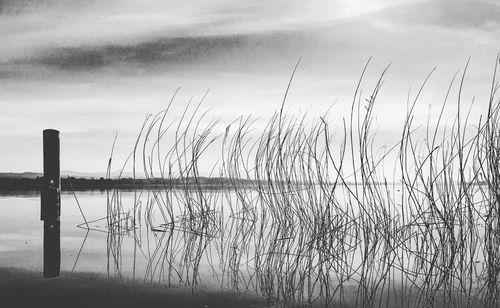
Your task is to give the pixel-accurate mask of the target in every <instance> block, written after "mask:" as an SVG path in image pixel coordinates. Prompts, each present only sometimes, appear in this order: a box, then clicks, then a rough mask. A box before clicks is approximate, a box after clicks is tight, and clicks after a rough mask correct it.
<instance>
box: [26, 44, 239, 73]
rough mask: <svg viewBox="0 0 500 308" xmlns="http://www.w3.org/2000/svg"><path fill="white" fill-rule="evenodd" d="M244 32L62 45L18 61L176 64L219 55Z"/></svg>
mask: <svg viewBox="0 0 500 308" xmlns="http://www.w3.org/2000/svg"><path fill="white" fill-rule="evenodd" d="M244 39H245V37H243V36H224V37H185V38H165V39H159V40H153V41H149V42H144V43H139V44H130V45H113V44H109V45H100V46H81V47H61V48H54V49H49V50H46V51H44V52H42V53H40V54H37V55H35V56H33V57H31V58H27V59H24V60H17V61H16V62H17V63H18V64H31V65H34V66H39V65H42V66H46V67H49V68H52V69H59V70H68V71H82V70H93V69H99V68H103V67H106V66H113V65H120V64H124V63H126V64H131V65H134V64H135V65H139V66H148V65H158V64H174V65H175V64H179V63H183V62H193V61H197V60H200V59H201V60H207V58H210V57H216V56H221V55H223V54H225V53H227V52H228V51H230V50H231V49H233V48H235V47H237V46H239V45H241V44H242V41H244Z"/></svg>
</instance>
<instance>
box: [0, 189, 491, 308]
mask: <svg viewBox="0 0 500 308" xmlns="http://www.w3.org/2000/svg"><path fill="white" fill-rule="evenodd" d="M351 189H352V188H351ZM75 194H76V198H75V196H74V195H73V193H68V192H64V193H62V195H61V204H62V205H61V271H62V272H63V273H69V274H78V273H93V274H97V275H100V276H104V277H107V278H110V279H119V280H123V281H134V282H135V281H137V282H147V283H157V284H161V285H163V286H167V287H169V288H178V289H183V290H189V291H192V292H196V291H200V290H205V291H207V290H208V291H215V290H219V291H228V292H236V293H238V294H242V295H250V296H255V295H257V296H260V297H261V298H264V299H266V300H270V301H273V302H279V301H282V302H283V301H284V302H285V306H286V305H287V303H288V304H289V303H307V302H312V301H317V302H319V303H321V304H322V305H323V306H328V305H329V304H331V303H333V302H339V301H340V302H342V301H344V302H345V301H347V302H356V303H358V304H359V305H372V306H373V305H376V304H377V303H386V304H388V303H392V305H395V306H398V305H399V304H401V303H402V302H403V301H405V303H406V304H408V303H409V302H408V301H406V300H407V299H408V298H413V299H415V300H416V299H418V302H419V303H421V302H424V301H426V300H428V299H429V298H430V302H434V301H436V300H437V299H439V298H440V297H441V296H447V295H446V294H447V293H446V291H447V290H453V292H454V293H453V294H454V295H453V296H455V294H458V295H457V298H458V300H456V301H455V300H451V297H449V298H448V300H447V302H448V303H451V302H454V303H457V302H460V300H462V299H463V298H465V296H467V297H468V298H473V299H474V297H473V296H476V297H477V298H479V299H481V297H480V296H484V295H483V294H482V293H480V292H482V291H481V290H482V289H483V288H481V286H484V285H485V283H486V282H485V280H484V277H485V276H484V275H485V274H487V273H488V269H487V268H485V264H484V257H483V253H484V251H485V250H484V249H485V245H486V244H485V243H486V240H485V238H484V236H483V237H479V236H481V235H484V234H485V230H484V227H483V226H482V225H481V223H484V221H483V222H481V219H482V218H481V219H480V217H482V216H481V215H479V214H478V213H475V214H474V215H479V216H474V217H472V216H471V217H470V218H474V219H476V220H475V224H476V225H475V227H474V228H472V227H470V225H469V222H468V221H467V219H468V218H467V217H469V216H467V215H468V213H467V211H465V210H461V207H456V208H455V209H454V210H453V211H452V212H450V213H451V214H452V215H454V216H453V217H455V219H456V220H457V221H456V223H455V226H454V230H449V229H448V228H449V227H448V226H446V225H445V224H443V223H442V222H441V221H440V220H439V218H437V217H434V216H432V215H436V213H434V214H433V212H431V211H429V210H428V208H426V207H425V206H423V207H422V208H420V209H419V210H418V211H417V212H415V213H417V214H415V215H414V216H412V217H406V218H405V219H406V221H405V220H404V219H403V217H402V216H401V213H402V211H404V210H405V209H403V207H398V206H395V205H396V204H397V203H396V202H395V201H393V200H402V199H401V196H402V195H401V194H400V193H396V192H394V191H393V192H390V193H389V194H387V195H386V196H385V197H384V198H385V199H378V200H370V196H365V197H363V198H359V200H358V201H360V202H361V201H362V202H363V206H365V207H366V208H365V209H364V210H363V211H361V210H360V208H356V207H354V206H353V203H352V202H353V201H352V200H351V201H349V198H348V197H346V189H345V188H339V189H338V190H337V191H336V193H335V198H336V199H328V195H327V194H326V193H325V191H323V192H322V191H321V190H320V189H318V188H317V187H316V188H314V187H313V188H308V189H305V190H304V191H301V190H297V191H294V192H289V193H288V194H280V195H273V194H270V193H269V194H267V193H266V194H264V193H257V192H256V191H252V190H247V189H240V190H197V189H190V188H187V189H184V190H176V189H171V190H161V189H157V190H138V191H125V190H114V191H78V192H76V193H75ZM77 200H78V202H77ZM327 201H328V202H329V203H328V206H326V204H327ZM376 202H383V204H385V205H387V208H381V207H380V206H379V205H381V204H382V203H380V204H378V203H376ZM371 203H372V204H371ZM370 204H371V205H370ZM79 205H80V206H81V211H80V209H79ZM0 209H1V213H2V215H1V216H0V268H1V267H3V268H5V267H14V268H18V269H23V270H28V271H32V272H37V273H40V275H41V271H42V268H43V267H42V265H43V242H42V240H43V222H42V221H40V196H39V194H38V193H36V192H30V193H15V192H12V193H4V194H2V195H0ZM464 209H465V208H464ZM477 209H478V210H479V207H478V208H477ZM406 211H407V212H406V213H411V212H414V211H416V209H411V210H410V209H406ZM82 213H83V214H82ZM422 213H423V215H422ZM424 224H426V225H424ZM464 232H465V233H464ZM466 232H472V233H470V234H467V233H466ZM456 240H463V241H465V242H463V243H465V244H464V245H463V247H462V246H460V244H459V243H458V242H457V243H458V244H454V242H453V241H456ZM472 245H476V246H474V247H472ZM471 248H474V249H471ZM491 255H496V254H495V253H494V252H492V253H491ZM338 286H341V288H340V289H339V288H338ZM416 286H418V288H417V287H416ZM360 290H361V291H360ZM442 290H443V291H442ZM461 290H462V291H461ZM394 291H396V292H394ZM460 292H462V293H460ZM391 294H392V295H391ZM394 294H397V295H394ZM429 294H433V295H432V297H429ZM450 294H451V293H450ZM386 295H387V297H386ZM388 295H391V296H392V297H391V298H390V299H389V296H388ZM469 303H471V302H469ZM474 303H476V302H474ZM408 305H409V306H411V305H410V304H408Z"/></svg>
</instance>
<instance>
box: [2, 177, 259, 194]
mask: <svg viewBox="0 0 500 308" xmlns="http://www.w3.org/2000/svg"><path fill="white" fill-rule="evenodd" d="M42 183H43V177H36V178H7V177H4V178H0V191H9V190H10V191H22V190H40V189H41V188H42V185H43V184H42ZM194 184H196V185H197V186H201V187H206V188H213V189H217V188H225V187H227V188H229V187H230V185H231V183H230V180H229V179H226V178H208V177H200V178H196V179H195V178H184V179H172V180H170V179H162V178H154V179H140V178H139V179H133V178H122V179H105V178H102V177H101V178H98V179H97V178H76V177H63V178H61V189H62V190H71V189H73V190H106V189H113V188H123V189H142V188H148V187H161V186H167V187H183V186H185V185H194ZM238 184H240V185H250V184H251V181H248V180H238Z"/></svg>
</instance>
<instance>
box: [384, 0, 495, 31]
mask: <svg viewBox="0 0 500 308" xmlns="http://www.w3.org/2000/svg"><path fill="white" fill-rule="evenodd" d="M379 16H380V17H382V18H384V19H386V20H390V21H392V22H394V23H403V24H407V23H410V24H419V25H425V26H435V27H443V28H448V29H452V30H457V31H461V30H478V31H497V30H498V28H499V25H500V3H498V2H495V1H490V0H424V1H418V2H414V3H410V4H404V5H400V6H396V7H391V8H389V9H387V10H385V11H383V12H381V14H380V15H379Z"/></svg>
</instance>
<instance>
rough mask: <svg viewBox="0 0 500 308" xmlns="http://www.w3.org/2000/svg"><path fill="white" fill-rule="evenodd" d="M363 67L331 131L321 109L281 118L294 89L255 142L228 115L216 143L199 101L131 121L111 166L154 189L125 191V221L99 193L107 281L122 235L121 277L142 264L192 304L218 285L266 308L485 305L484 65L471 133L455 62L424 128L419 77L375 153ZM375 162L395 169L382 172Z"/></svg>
mask: <svg viewBox="0 0 500 308" xmlns="http://www.w3.org/2000/svg"><path fill="white" fill-rule="evenodd" d="M498 60H499V59H498V58H497V61H496V63H498ZM368 65H369V63H367V64H366V66H365V67H364V69H363V71H362V74H361V78H360V80H359V83H358V85H357V88H356V90H355V93H354V96H353V101H352V105H351V112H350V114H349V116H348V117H347V118H346V119H343V122H342V124H343V126H342V127H343V129H342V130H341V131H338V130H337V131H332V128H331V119H330V118H331V116H330V110H327V112H325V114H324V115H322V116H321V117H318V118H314V119H311V118H310V117H309V116H308V115H301V116H295V115H292V114H288V113H287V112H285V109H284V105H285V101H286V95H287V94H288V89H289V88H290V86H291V82H292V79H291V80H290V84H289V86H288V88H287V91H286V94H285V98H284V100H283V104H282V106H281V108H280V109H279V110H278V111H276V112H275V113H274V115H273V116H271V117H270V119H269V120H268V122H267V124H266V126H265V127H264V128H263V129H261V130H260V132H259V129H258V128H256V126H255V119H253V118H252V117H241V118H239V119H237V120H236V121H234V122H232V123H230V125H228V126H227V127H226V129H225V130H224V133H222V134H217V133H216V131H217V129H218V125H219V121H218V120H217V119H211V118H210V117H209V113H208V111H202V102H203V100H204V99H205V97H203V98H202V99H201V101H200V102H199V103H198V104H195V105H194V106H193V103H192V101H190V102H189V104H188V105H187V107H186V109H185V110H184V112H183V113H182V114H181V115H180V116H179V117H175V116H173V115H171V113H172V111H171V106H172V103H173V101H174V98H175V94H174V96H173V98H172V100H171V101H170V102H169V104H168V106H167V108H166V109H165V110H163V111H160V112H159V113H157V114H155V115H150V116H148V117H147V118H146V119H145V121H144V123H143V125H142V126H141V129H140V132H139V134H138V137H137V142H136V143H135V146H134V148H133V150H132V152H131V154H130V159H128V160H127V162H126V163H125V165H124V167H123V170H125V169H126V168H131V169H132V170H133V172H134V176H135V174H136V172H137V170H138V168H141V172H142V173H143V174H144V176H145V177H146V179H150V180H151V181H155V183H157V180H158V179H162V180H163V185H162V186H160V187H159V186H154V188H151V189H149V190H148V191H143V192H142V193H138V194H137V195H136V196H135V198H134V204H133V205H132V206H131V207H130V206H129V207H128V209H127V207H125V206H124V205H123V204H122V202H121V198H120V191H118V190H114V191H111V192H110V193H109V198H108V208H107V209H108V215H107V226H108V256H109V258H108V259H109V260H110V261H112V262H110V265H109V268H108V270H109V271H110V272H112V271H115V272H117V273H120V272H121V270H122V266H123V264H122V263H121V255H120V249H121V247H122V243H123V238H124V237H131V238H132V239H133V240H134V243H135V244H134V245H135V246H134V247H135V249H136V250H137V251H136V252H134V265H133V267H134V270H133V271H134V277H135V272H136V269H135V268H136V263H135V259H136V258H143V259H144V260H145V262H146V264H147V266H146V269H145V271H144V279H145V280H146V281H151V282H153V281H159V282H163V283H165V284H166V285H168V286H179V285H181V286H184V287H187V288H189V289H191V290H192V291H193V292H198V291H200V290H203V289H204V288H207V287H210V286H209V284H208V283H207V282H208V281H216V282H217V285H219V286H220V288H221V289H222V290H224V291H229V292H236V293H239V294H257V295H259V296H262V297H263V298H264V299H266V301H267V303H268V305H269V306H283V307H293V306H304V305H312V306H321V307H336V306H339V307H344V306H349V305H352V306H359V307H386V306H392V307H435V306H439V307H478V306H484V307H494V306H499V305H500V287H499V285H500V284H499V279H500V266H499V264H500V250H499V247H500V220H499V215H500V170H499V168H498V166H499V163H500V126H499V125H500V124H498V123H499V120H500V110H499V108H500V100H499V98H498V93H497V91H498V87H499V86H498V82H497V79H496V72H497V66H496V65H495V69H494V75H493V80H492V87H491V93H490V98H489V102H488V110H487V114H486V115H485V116H483V117H481V119H480V120H479V123H476V124H475V125H472V124H471V123H470V121H471V120H470V116H469V115H470V110H471V109H470V108H469V109H466V107H465V106H466V105H467V104H466V103H464V102H463V99H462V89H463V87H464V85H465V76H466V71H467V66H466V68H465V69H464V71H463V73H462V74H461V75H456V76H455V77H454V78H453V79H452V81H451V83H450V85H449V88H448V89H447V91H446V92H445V93H444V99H443V103H442V109H441V111H440V115H439V117H438V119H437V120H436V121H434V122H432V123H431V121H430V120H429V121H428V122H427V123H426V125H424V126H423V127H424V128H423V132H422V126H419V125H416V124H415V123H414V121H415V114H414V112H415V106H416V105H417V104H418V101H419V98H420V95H421V93H422V92H423V91H424V90H425V85H426V84H427V83H428V82H429V80H430V78H431V75H432V72H431V73H430V74H429V76H428V77H427V78H426V79H425V80H424V82H423V83H422V85H421V87H420V88H419V89H418V91H417V93H416V94H415V95H413V96H412V95H411V93H410V94H409V96H408V103H407V106H408V108H407V113H406V117H405V120H404V121H403V123H402V127H401V130H400V132H401V137H400V139H399V140H398V141H397V142H395V143H394V144H393V145H391V146H390V147H388V148H387V147H386V148H384V149H377V148H375V144H376V134H375V133H374V132H373V123H374V114H375V113H376V105H377V104H376V102H377V99H378V96H379V93H380V92H381V91H382V88H383V82H384V78H385V75H386V73H387V69H386V70H384V71H383V72H382V73H381V74H380V77H379V79H378V81H377V82H376V84H375V86H374V87H373V89H372V90H371V91H369V92H368V93H369V94H368V95H365V94H364V93H365V92H364V91H363V90H362V88H363V78H364V75H365V73H366V71H367V68H368ZM295 69H297V67H296V68H295ZM294 73H295V70H294ZM292 77H293V75H292ZM176 93H177V92H176ZM451 94H456V96H457V100H456V102H455V106H456V108H455V110H456V115H455V119H454V121H453V122H452V124H451V127H450V126H448V125H446V124H445V123H444V122H445V121H444V112H445V111H444V110H445V109H446V108H450V104H452V102H450V101H451V99H450V97H451ZM452 106H453V105H452ZM332 108H333V107H332ZM421 135H424V136H425V137H424V138H419V137H418V136H421ZM216 147H218V150H217V152H218V153H220V156H219V159H218V161H217V162H216V163H214V167H213V171H212V174H211V176H218V177H221V178H225V179H228V181H224V182H223V183H224V184H223V185H221V187H219V188H218V189H207V188H206V187H205V186H204V184H203V178H202V177H201V176H200V168H199V166H200V164H201V163H203V164H206V163H207V162H206V159H205V158H204V157H205V156H204V155H205V154H206V152H207V150H208V149H213V148H216ZM110 164H111V159H110ZM386 166H395V168H394V172H393V175H392V176H388V175H387V174H386V173H385V170H387V168H386ZM108 169H109V168H108ZM118 275H120V274H118Z"/></svg>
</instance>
